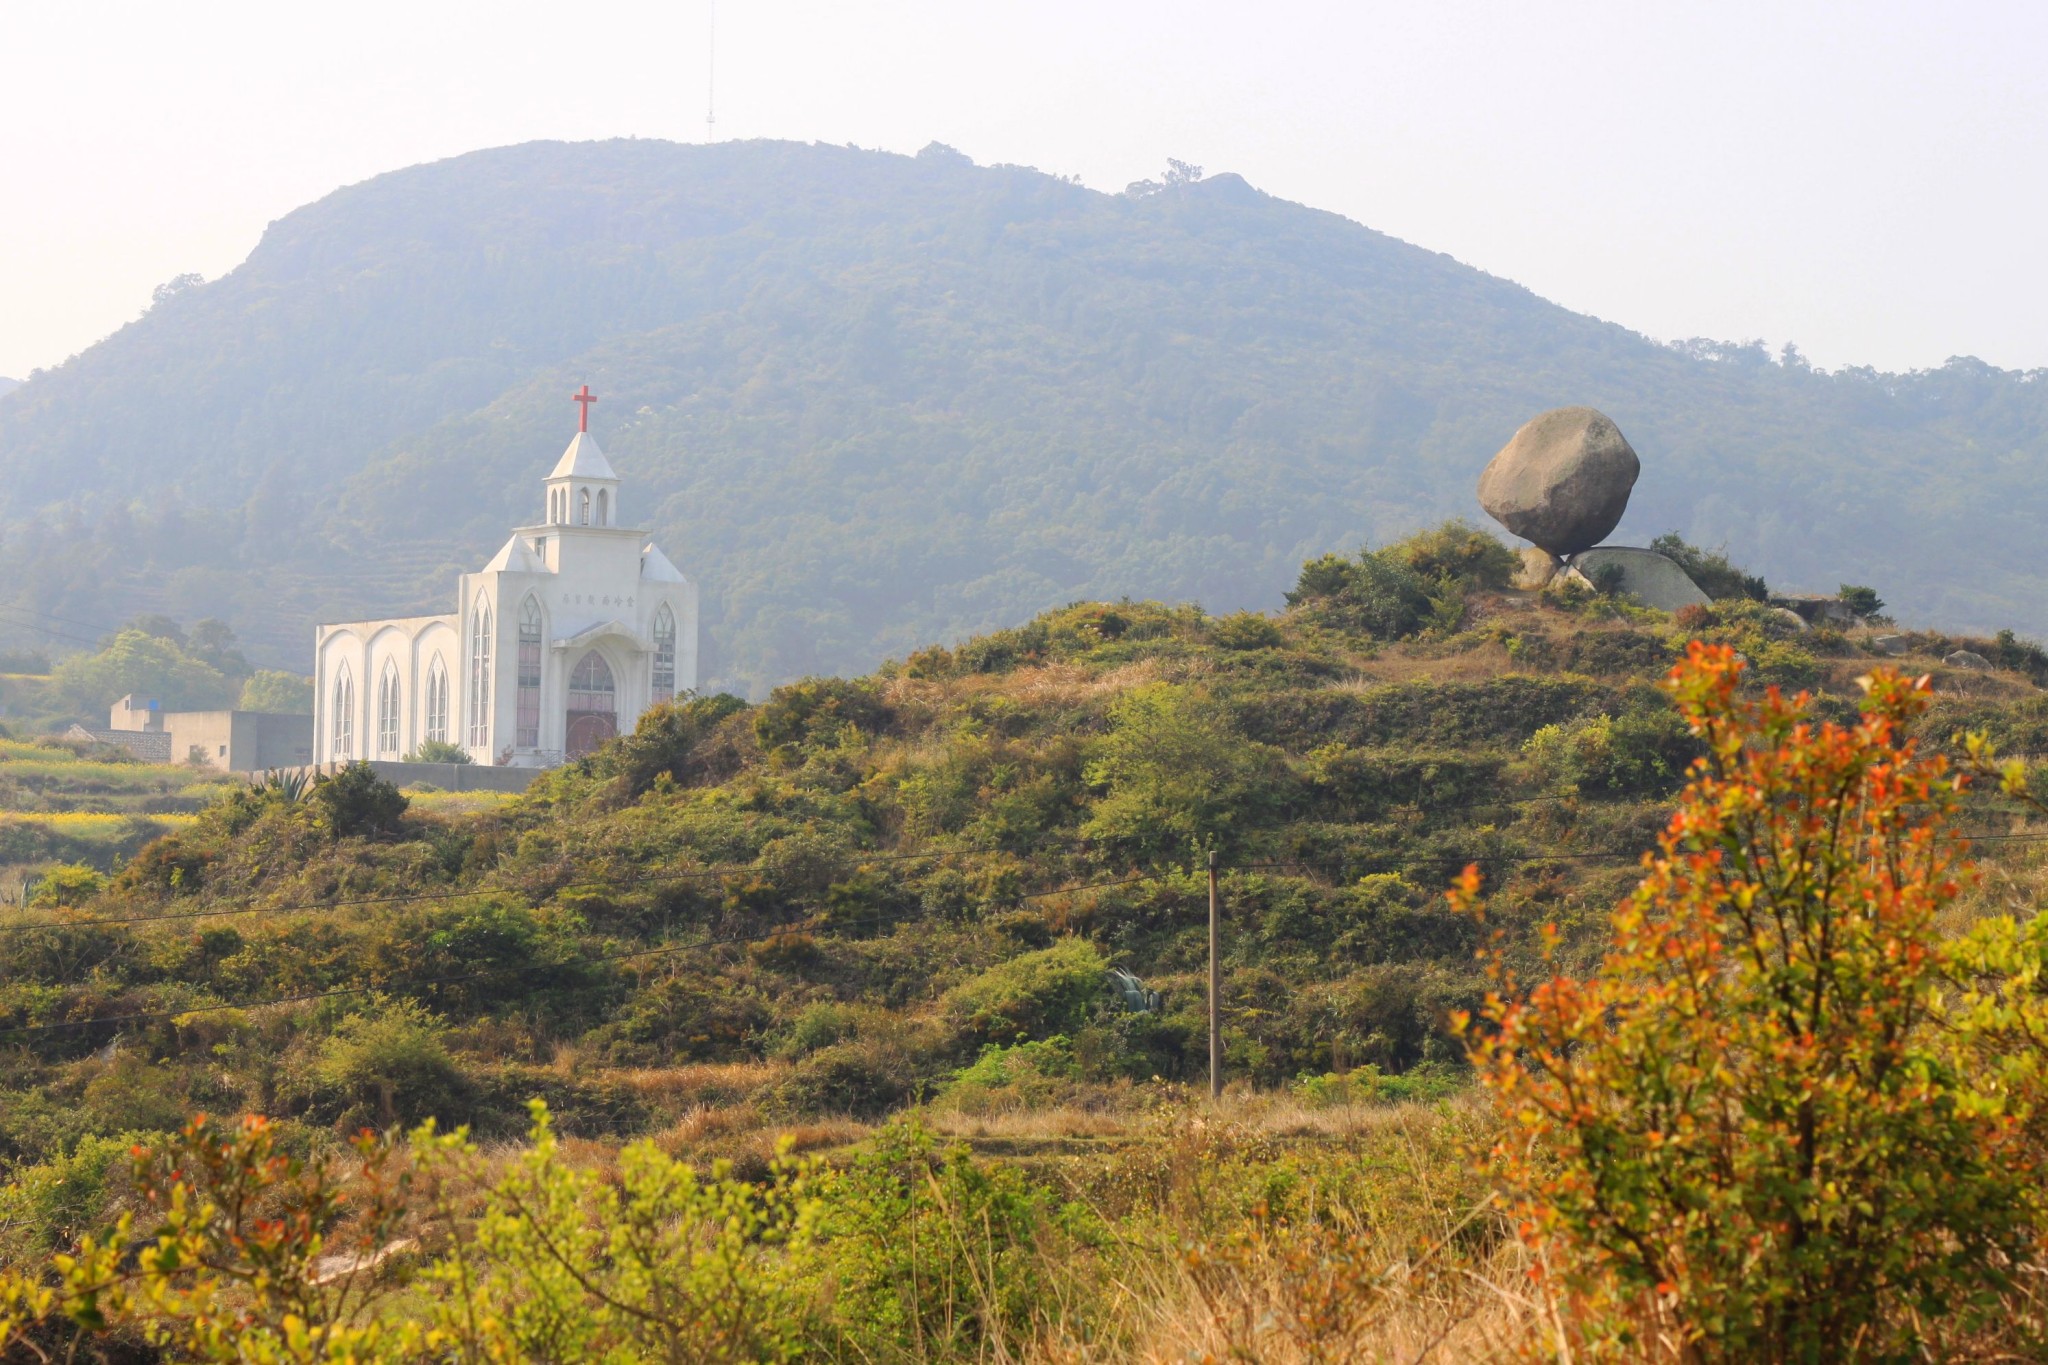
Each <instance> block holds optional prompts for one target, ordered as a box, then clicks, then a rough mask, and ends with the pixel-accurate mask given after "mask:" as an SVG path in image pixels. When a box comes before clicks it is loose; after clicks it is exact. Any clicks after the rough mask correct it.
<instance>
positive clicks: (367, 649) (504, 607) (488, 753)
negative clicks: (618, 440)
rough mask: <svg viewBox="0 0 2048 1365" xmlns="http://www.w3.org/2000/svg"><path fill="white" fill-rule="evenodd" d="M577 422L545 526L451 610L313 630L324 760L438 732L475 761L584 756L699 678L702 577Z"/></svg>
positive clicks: (398, 751)
mask: <svg viewBox="0 0 2048 1365" xmlns="http://www.w3.org/2000/svg"><path fill="white" fill-rule="evenodd" d="M575 398H576V401H577V402H578V403H581V404H583V408H582V410H581V414H580V417H579V420H578V422H577V428H578V429H577V432H576V437H575V439H574V440H572V441H570V442H569V448H568V449H567V450H565V451H563V452H562V458H561V460H560V461H558V462H557V463H556V465H555V468H554V471H553V472H552V473H550V474H549V475H548V476H547V478H546V480H544V488H545V493H546V496H545V500H544V507H545V513H544V515H543V517H542V518H541V521H540V523H539V524H538V525H534V526H523V527H520V528H519V529H518V530H517V531H514V532H513V533H512V538H511V539H510V540H508V541H506V542H505V545H504V548H503V549H501V550H499V551H498V553H497V554H496V555H494V556H492V558H491V561H490V563H488V564H486V565H484V566H483V568H481V569H479V570H478V571H477V572H475V573H467V574H463V575H462V576H461V578H460V579H459V580H458V583H457V586H456V595H455V611H454V612H453V613H451V614H450V615H447V616H409V617H402V618H400V619H397V620H391V621H348V622H344V623H342V624H339V625H327V626H320V627H317V628H316V630H315V632H314V673H313V676H314V681H315V691H314V716H313V748H314V761H315V762H316V763H346V762H350V761H352V760H354V759H359V758H363V759H373V760H386V761H392V760H398V759H402V758H404V757H405V756H406V755H407V754H410V753H412V752H414V751H415V750H417V749H418V748H419V746H420V745H421V744H423V743H425V742H427V741H428V740H443V741H447V742H449V743H453V744H457V745H460V746H461V747H462V748H463V749H465V750H467V751H468V753H469V756H470V758H471V759H472V760H474V761H475V762H477V763H484V764H496V765H499V766H508V767H522V768H540V767H549V766H552V765H554V764H557V763H560V762H563V761H564V760H565V759H572V758H577V757H580V756H581V755H583V754H586V753H589V752H590V751H591V750H593V749H595V748H597V747H598V746H599V745H601V744H603V743H604V742H605V741H606V740H608V739H610V738H611V737H612V736H614V735H616V734H619V733H620V732H622V731H628V730H631V729H632V728H633V726H634V724H635V723H636V722H637V721H638V720H639V718H640V714H641V712H643V711H645V710H646V709H647V708H648V707H649V706H651V705H653V704H655V703H657V702H665V701H668V700H670V699H672V698H674V697H675V696H677V695H679V694H681V693H686V692H689V691H691V690H693V689H695V687H696V686H697V585H696V584H695V583H693V582H691V581H690V580H689V579H687V578H685V577H684V576H683V575H682V574H681V573H680V572H679V571H678V570H677V569H676V566H675V565H673V564H671V563H670V562H669V560H668V557H667V556H666V555H664V554H662V552H661V551H660V549H659V548H657V547H656V546H655V545H654V543H653V542H652V541H650V540H648V539H647V536H646V533H645V532H644V531H638V530H633V529H630V528H629V527H627V526H624V525H622V524H621V523H622V522H624V520H625V509H624V507H623V506H622V505H621V501H620V496H619V492H620V490H619V476H618V475H617V474H615V473H613V472H612V467H611V464H610V462H609V461H607V460H606V459H605V457H604V452H603V451H602V450H599V449H598V446H597V439H596V438H595V437H593V436H592V435H591V434H590V406H589V405H590V404H592V403H594V402H596V401H597V400H596V398H594V397H592V396H591V393H590V386H589V385H587V384H586V385H584V386H583V389H582V391H581V392H579V393H578V394H576V395H575Z"/></svg>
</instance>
